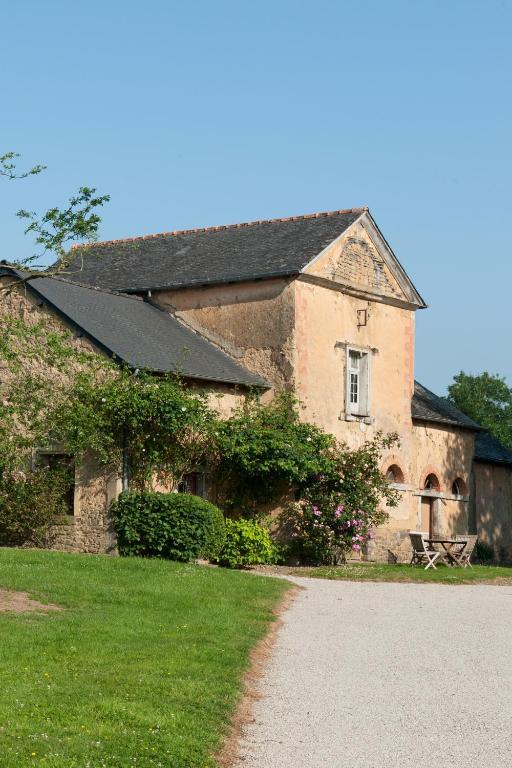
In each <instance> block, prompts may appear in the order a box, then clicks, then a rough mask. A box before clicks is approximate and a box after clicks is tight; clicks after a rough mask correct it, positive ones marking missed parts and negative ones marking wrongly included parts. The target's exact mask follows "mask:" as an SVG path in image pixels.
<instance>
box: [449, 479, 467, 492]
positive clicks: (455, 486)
mask: <svg viewBox="0 0 512 768" xmlns="http://www.w3.org/2000/svg"><path fill="white" fill-rule="evenodd" d="M452 494H453V495H454V496H465V495H466V483H465V482H464V480H463V479H462V477H457V478H456V479H455V480H454V481H453V483H452Z"/></svg>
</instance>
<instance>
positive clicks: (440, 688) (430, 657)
mask: <svg viewBox="0 0 512 768" xmlns="http://www.w3.org/2000/svg"><path fill="white" fill-rule="evenodd" d="M292 580H293V581H295V582H296V583H297V584H300V585H302V586H304V587H305V590H303V591H301V592H300V593H299V595H298V596H297V598H296V600H295V602H294V603H293V605H292V606H291V608H290V609H289V610H288V611H287V612H286V613H285V615H284V616H283V626H282V628H281V629H280V631H279V634H278V640H277V644H276V646H275V648H274V652H273V655H272V659H271V660H270V662H269V663H268V667H267V673H266V675H265V677H264V678H263V679H262V681H261V684H260V691H261V693H262V698H261V699H260V700H258V701H256V703H255V706H254V722H253V723H251V724H250V725H248V726H247V727H246V728H245V731H244V736H243V739H242V744H241V757H240V761H239V762H238V763H237V768H303V767H304V768H306V766H307V768H344V766H347V768H348V766H350V768H363V767H364V768H382V767H383V766H385V767H389V768H395V766H414V768H417V767H418V766H424V767H425V768H432V767H433V766H435V765H437V764H439V765H443V766H457V768H461V766H463V767H464V768H466V766H467V768H469V767H470V766H471V768H474V766H478V765H481V766H484V767H485V768H495V767H496V768H498V766H499V768H504V767H505V766H511V765H512V587H507V586H501V587H498V586H445V585H430V584H377V583H369V582H366V583H354V582H343V581H338V582H335V581H323V580H315V579H304V578H297V579H292Z"/></svg>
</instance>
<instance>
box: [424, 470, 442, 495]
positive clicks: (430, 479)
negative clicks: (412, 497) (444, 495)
mask: <svg viewBox="0 0 512 768" xmlns="http://www.w3.org/2000/svg"><path fill="white" fill-rule="evenodd" d="M423 488H424V490H425V491H440V490H441V486H440V485H439V480H438V479H437V476H436V475H434V474H432V473H431V474H430V475H427V476H426V478H425V482H424V484H423Z"/></svg>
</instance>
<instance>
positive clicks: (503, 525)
mask: <svg viewBox="0 0 512 768" xmlns="http://www.w3.org/2000/svg"><path fill="white" fill-rule="evenodd" d="M473 471H474V484H473V485H474V494H475V521H474V522H475V525H476V533H477V534H478V537H479V539H481V540H482V541H484V542H485V543H486V544H488V545H489V546H491V547H492V548H493V550H494V552H495V556H496V558H497V559H499V560H501V561H506V562H510V561H512V468H511V467H509V466H500V465H497V464H484V463H481V462H475V464H474V470H473Z"/></svg>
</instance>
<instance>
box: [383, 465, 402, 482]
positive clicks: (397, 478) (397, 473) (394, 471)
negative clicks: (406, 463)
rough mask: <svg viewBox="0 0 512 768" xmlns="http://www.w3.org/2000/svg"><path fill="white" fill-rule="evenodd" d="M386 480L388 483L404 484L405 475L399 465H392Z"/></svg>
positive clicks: (387, 472)
mask: <svg viewBox="0 0 512 768" xmlns="http://www.w3.org/2000/svg"><path fill="white" fill-rule="evenodd" d="M386 480H387V481H388V483H403V482H404V473H403V472H402V470H401V469H400V467H399V466H398V464H391V465H390V466H389V467H388V469H387V471H386Z"/></svg>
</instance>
